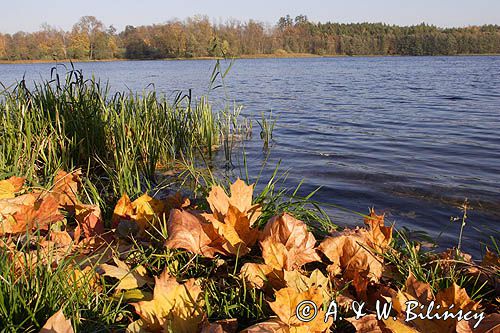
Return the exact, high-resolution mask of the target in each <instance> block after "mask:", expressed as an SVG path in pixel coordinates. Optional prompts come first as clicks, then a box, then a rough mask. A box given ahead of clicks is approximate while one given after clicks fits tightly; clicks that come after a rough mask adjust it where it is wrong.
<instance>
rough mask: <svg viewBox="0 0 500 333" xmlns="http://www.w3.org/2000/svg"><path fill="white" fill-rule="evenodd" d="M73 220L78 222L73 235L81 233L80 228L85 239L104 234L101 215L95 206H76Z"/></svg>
mask: <svg viewBox="0 0 500 333" xmlns="http://www.w3.org/2000/svg"><path fill="white" fill-rule="evenodd" d="M75 219H76V220H77V222H78V227H77V229H78V230H75V234H78V233H80V232H81V231H80V228H81V229H83V233H84V235H85V238H87V239H89V238H91V237H93V236H98V235H102V234H103V233H104V222H103V220H102V213H101V209H100V208H99V206H97V205H83V204H76V205H75Z"/></svg>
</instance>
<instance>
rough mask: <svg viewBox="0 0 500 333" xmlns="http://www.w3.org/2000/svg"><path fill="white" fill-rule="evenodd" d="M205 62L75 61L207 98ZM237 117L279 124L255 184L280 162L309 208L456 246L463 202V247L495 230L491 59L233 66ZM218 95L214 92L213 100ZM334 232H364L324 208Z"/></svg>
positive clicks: (231, 89) (123, 86)
mask: <svg viewBox="0 0 500 333" xmlns="http://www.w3.org/2000/svg"><path fill="white" fill-rule="evenodd" d="M52 66H53V65H51V64H26V65H24V64H22V65H21V64H19V65H0V82H3V83H4V84H6V85H8V84H10V83H13V82H15V81H16V80H18V79H20V78H21V77H22V76H23V75H25V77H26V79H27V80H28V81H33V80H37V79H39V78H40V77H44V78H47V77H48V76H49V74H50V68H51V67H52ZM213 66H214V61H140V62H139V61H138V62H110V63H105V62H104V63H79V64H75V67H76V68H78V69H83V71H84V74H89V75H90V74H91V73H93V74H95V76H96V77H100V78H101V79H103V80H109V82H110V84H111V86H112V88H113V89H115V90H128V89H130V90H132V91H138V90H139V91H140V90H143V89H145V88H146V87H147V85H148V84H149V83H152V84H154V86H155V87H156V89H157V90H158V91H161V92H164V93H166V94H170V93H172V91H173V90H176V89H181V90H187V89H193V91H194V94H195V95H201V94H205V93H206V92H207V90H208V82H209V77H210V74H211V70H212V69H213ZM226 84H227V93H228V95H229V96H230V98H232V99H234V100H236V101H237V102H238V103H242V104H243V105H244V111H243V114H244V115H245V116H249V117H253V118H259V117H260V114H261V113H262V112H266V113H267V112H269V111H271V110H272V112H273V115H274V116H277V118H278V120H277V125H276V128H275V131H274V133H273V134H274V142H273V144H272V147H271V149H270V155H269V158H268V162H267V163H268V164H267V168H266V169H265V171H264V173H263V176H262V177H263V179H266V177H269V176H270V174H271V173H272V171H273V169H274V166H275V165H276V164H277V163H278V161H280V160H281V161H282V162H281V169H282V170H283V171H285V170H289V177H288V178H287V180H286V182H285V186H287V187H290V188H293V187H294V186H296V185H297V184H298V183H299V182H300V181H301V180H302V179H304V180H305V184H304V186H303V187H302V193H304V194H305V193H307V192H308V191H312V190H314V189H315V188H317V187H318V186H321V187H322V188H321V190H320V191H319V192H318V194H317V196H316V200H318V201H322V202H325V203H328V204H335V205H340V206H343V207H345V208H348V209H352V210H355V211H360V212H367V210H368V207H371V206H375V208H376V209H377V210H380V211H384V212H386V214H387V220H388V221H390V222H396V225H397V226H406V227H408V228H410V229H414V230H424V231H426V232H428V233H429V234H430V235H432V236H435V237H437V236H439V242H440V243H441V244H442V245H443V246H453V245H456V243H457V237H458V233H459V223H458V222H457V223H454V224H452V223H451V222H450V217H452V216H458V215H460V213H461V212H460V210H459V209H458V206H460V204H461V203H462V202H463V201H464V199H465V198H468V199H469V201H470V202H471V204H472V207H473V210H472V211H471V212H470V213H469V219H468V225H467V226H466V231H465V239H464V242H465V244H466V246H467V248H468V249H469V252H473V253H476V254H477V253H478V252H479V249H480V243H481V242H488V238H489V237H490V236H493V237H495V238H497V239H498V236H499V225H500V210H499V208H500V187H499V185H500V57H493V56H491V57H490V56H485V57H393V58H374V57H372V58H311V59H256V60H237V61H236V62H235V64H234V66H233V68H232V69H231V71H230V73H229V75H228V76H227V78H226ZM216 97H217V96H214V98H215V99H216ZM244 146H245V151H246V153H247V158H248V161H247V162H248V166H249V170H250V173H251V175H254V176H255V175H257V174H258V172H259V171H260V169H261V166H262V164H263V163H264V161H265V160H266V157H265V154H263V150H262V141H261V140H260V137H259V127H258V125H257V123H255V122H254V135H253V137H252V139H250V140H249V141H247V142H245V143H244ZM325 208H326V210H327V211H328V213H329V214H330V215H331V217H332V220H333V221H334V222H335V223H337V224H340V225H355V224H362V221H361V220H360V218H359V217H358V216H356V215H354V214H350V213H345V212H343V211H341V210H338V209H335V208H332V207H330V206H325Z"/></svg>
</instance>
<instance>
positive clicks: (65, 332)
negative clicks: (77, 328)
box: [40, 309, 74, 333]
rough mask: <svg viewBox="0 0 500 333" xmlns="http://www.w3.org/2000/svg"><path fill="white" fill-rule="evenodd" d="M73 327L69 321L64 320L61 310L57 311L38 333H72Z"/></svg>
mask: <svg viewBox="0 0 500 333" xmlns="http://www.w3.org/2000/svg"><path fill="white" fill-rule="evenodd" d="M73 332H74V331H73V326H71V320H69V319H66V317H65V316H64V313H63V312H62V309H61V310H59V311H57V312H56V313H55V314H54V315H53V316H52V317H50V318H49V320H47V322H46V323H45V325H43V327H42V329H41V330H40V333H73Z"/></svg>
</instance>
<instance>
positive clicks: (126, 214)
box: [111, 194, 134, 228]
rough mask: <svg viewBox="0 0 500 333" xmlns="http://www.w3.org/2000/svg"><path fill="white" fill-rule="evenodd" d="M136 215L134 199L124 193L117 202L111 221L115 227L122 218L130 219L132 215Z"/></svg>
mask: <svg viewBox="0 0 500 333" xmlns="http://www.w3.org/2000/svg"><path fill="white" fill-rule="evenodd" d="M132 215H134V208H133V207H132V201H130V198H129V197H128V195H127V194H123V195H122V197H121V198H120V200H118V202H117V203H116V206H115V209H114V211H113V217H112V218H111V222H112V224H113V227H114V228H116V226H118V223H119V222H120V220H122V219H125V220H130V219H131V216H132Z"/></svg>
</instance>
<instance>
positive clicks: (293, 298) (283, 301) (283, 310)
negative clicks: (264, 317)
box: [269, 288, 333, 333]
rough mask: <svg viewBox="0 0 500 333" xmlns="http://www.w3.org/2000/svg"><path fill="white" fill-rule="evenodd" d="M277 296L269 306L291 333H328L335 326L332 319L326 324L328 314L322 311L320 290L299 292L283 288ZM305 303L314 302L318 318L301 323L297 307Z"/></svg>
mask: <svg viewBox="0 0 500 333" xmlns="http://www.w3.org/2000/svg"><path fill="white" fill-rule="evenodd" d="M275 295H276V300H275V301H274V302H270V303H269V306H270V307H271V309H272V310H273V311H274V313H275V314H276V315H277V316H278V318H279V319H280V321H281V322H283V323H284V324H285V325H286V327H287V328H288V330H289V332H318V333H320V332H326V331H327V330H328V329H329V328H330V326H331V325H332V324H333V319H332V318H329V320H328V321H327V322H326V323H325V322H324V318H325V315H326V313H325V312H324V311H323V310H322V309H321V308H322V306H323V297H322V296H321V291H320V290H319V289H317V288H310V289H308V290H307V291H305V292H298V291H297V290H295V289H294V288H283V289H280V290H278V291H277V292H276V294H275ZM303 301H310V302H313V303H314V304H315V305H316V307H317V309H318V312H317V315H316V317H315V318H314V319H312V320H311V321H309V322H304V321H301V320H300V319H299V318H298V317H297V307H298V306H299V304H300V303H301V302H303ZM299 313H300V312H299ZM311 313H313V312H311ZM305 319H309V318H305Z"/></svg>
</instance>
